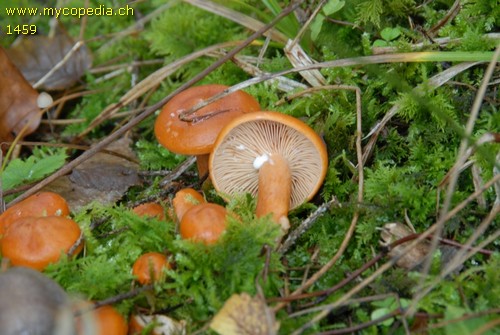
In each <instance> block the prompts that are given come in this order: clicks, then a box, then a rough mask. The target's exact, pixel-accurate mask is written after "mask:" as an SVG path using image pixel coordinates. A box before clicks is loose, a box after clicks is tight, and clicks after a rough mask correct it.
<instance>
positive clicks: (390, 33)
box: [380, 28, 401, 42]
mask: <svg viewBox="0 0 500 335" xmlns="http://www.w3.org/2000/svg"><path fill="white" fill-rule="evenodd" d="M400 35H401V30H399V28H384V29H383V30H382V31H381V32H380V36H382V38H383V39H384V40H385V41H387V42H389V41H392V40H395V39H396V38H398V37H399V36H400Z"/></svg>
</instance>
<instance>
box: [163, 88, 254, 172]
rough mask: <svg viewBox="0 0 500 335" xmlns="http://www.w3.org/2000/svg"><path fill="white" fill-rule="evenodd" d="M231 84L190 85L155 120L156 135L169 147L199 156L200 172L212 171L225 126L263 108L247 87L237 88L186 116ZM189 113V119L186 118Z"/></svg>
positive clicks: (184, 153) (175, 151) (176, 151)
mask: <svg viewBox="0 0 500 335" xmlns="http://www.w3.org/2000/svg"><path fill="white" fill-rule="evenodd" d="M227 88H228V86H224V85H217V84H210V85H201V86H195V87H190V88H188V89H186V90H184V91H182V92H181V93H179V94H177V95H176V96H174V97H173V98H172V99H171V100H170V101H169V102H167V103H166V104H165V106H163V108H162V110H161V112H160V114H159V115H158V118H157V119H156V121H155V127H154V131H155V135H156V138H157V139H158V142H160V144H161V145H163V146H164V147H165V148H167V149H168V150H170V151H171V152H174V153H177V154H181V155H195V156H196V157H197V165H198V174H199V176H200V177H205V176H206V174H207V173H208V156H209V154H210V151H211V150H212V146H213V144H214V142H215V139H216V138H217V135H218V134H219V131H220V130H221V129H222V127H223V126H224V125H225V124H227V123H228V122H229V121H231V120H232V119H234V118H235V117H237V116H239V115H242V114H244V113H248V112H255V111H258V110H260V105H259V103H258V101H257V100H255V99H254V98H253V97H252V96H251V95H249V94H248V93H245V92H243V91H236V92H233V93H231V94H229V95H227V96H225V97H223V98H221V99H219V100H217V101H214V102H212V103H210V104H209V105H207V106H204V107H203V108H201V109H199V110H198V111H196V112H195V113H194V114H192V115H189V116H185V115H183V113H184V112H186V111H187V110H189V109H190V108H192V107H194V106H195V105H197V104H198V103H200V102H202V101H203V100H206V99H208V98H211V97H213V96H215V95H217V94H219V93H222V92H223V91H224V90H225V89H227ZM183 117H185V118H187V119H188V120H185V119H184V120H183V119H182V118H183Z"/></svg>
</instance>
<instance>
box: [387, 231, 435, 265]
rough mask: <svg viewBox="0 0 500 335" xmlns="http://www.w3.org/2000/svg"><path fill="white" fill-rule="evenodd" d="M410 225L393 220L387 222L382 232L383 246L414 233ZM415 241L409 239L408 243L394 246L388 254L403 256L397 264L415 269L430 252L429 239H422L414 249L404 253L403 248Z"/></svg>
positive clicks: (390, 255)
mask: <svg viewBox="0 0 500 335" xmlns="http://www.w3.org/2000/svg"><path fill="white" fill-rule="evenodd" d="M414 233H415V232H414V231H412V230H411V229H410V228H409V227H408V226H406V225H404V224H402V223H399V222H391V223H386V224H385V225H384V226H383V227H382V228H381V233H380V244H381V245H383V246H388V245H389V244H391V243H393V242H395V241H397V240H400V239H402V238H403V237H406V236H409V235H411V234H414ZM411 242H413V241H408V242H406V243H402V244H400V245H398V246H396V247H394V248H392V249H391V250H390V251H389V253H388V256H389V257H398V256H401V255H402V256H401V258H400V259H399V260H398V261H397V262H396V265H397V266H399V267H402V268H405V269H413V268H415V267H417V266H418V265H420V264H421V263H422V262H423V261H424V259H425V256H427V254H428V253H429V248H430V247H429V244H428V243H427V241H422V242H420V243H419V244H417V245H416V246H415V247H414V248H413V249H411V250H409V251H408V252H407V253H406V254H404V255H403V254H402V252H403V250H404V249H405V248H406V247H407V246H408V245H409V244H410V243H411Z"/></svg>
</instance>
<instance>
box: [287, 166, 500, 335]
mask: <svg viewBox="0 0 500 335" xmlns="http://www.w3.org/2000/svg"><path fill="white" fill-rule="evenodd" d="M498 180H500V175H496V176H495V177H494V178H492V179H491V180H490V181H488V182H487V183H486V184H485V185H484V186H483V188H482V189H481V190H477V191H476V192H474V193H473V194H471V195H470V196H469V197H467V199H465V200H464V201H462V202H461V203H460V204H458V205H457V206H456V207H455V208H454V209H453V210H451V211H450V212H448V213H447V216H446V218H445V219H446V220H449V219H450V218H451V217H453V216H454V215H455V214H456V213H458V211H460V210H461V209H463V208H464V207H465V206H467V204H468V203H470V202H471V201H472V200H474V199H475V198H476V197H477V196H479V195H480V194H482V193H483V192H484V191H486V190H487V189H488V188H489V187H491V186H492V185H493V184H494V183H495V182H497V181H498ZM435 230H436V224H433V225H432V226H431V227H429V229H427V230H426V231H425V232H424V233H422V234H421V235H420V237H419V238H417V239H416V240H414V241H413V242H412V243H409V244H408V246H407V247H406V248H404V249H403V250H402V251H401V254H400V255H399V256H398V257H393V258H391V259H390V260H389V261H388V262H386V263H384V264H382V265H381V266H380V267H379V268H378V269H377V270H376V271H375V272H374V273H373V274H372V275H370V276H369V277H367V278H365V279H364V280H363V281H362V282H361V283H359V284H358V285H356V286H355V287H353V288H352V289H351V290H350V291H348V292H347V293H346V294H344V295H343V296H342V297H340V298H339V299H338V300H337V301H335V302H334V303H333V304H331V305H330V307H329V308H326V309H325V310H324V311H323V312H321V313H319V314H318V315H316V316H315V317H314V318H313V319H312V320H310V321H309V322H307V323H306V324H304V325H303V326H302V327H301V328H299V329H298V330H297V331H295V332H294V333H293V334H294V335H297V334H301V333H302V331H304V330H305V329H307V328H309V327H311V326H312V325H313V324H314V323H316V322H318V321H320V320H321V319H323V318H324V317H326V316H327V315H328V314H329V313H330V311H332V310H333V309H335V308H337V307H339V306H341V305H342V304H343V303H345V302H346V301H347V300H349V299H350V298H351V297H352V296H353V295H355V294H356V293H358V292H359V291H361V290H362V289H363V288H365V287H366V286H367V285H369V284H370V283H371V282H373V281H374V280H375V279H376V278H378V276H380V275H381V274H382V273H384V272H385V271H387V270H388V269H390V268H391V267H392V266H393V265H394V264H396V262H397V261H398V260H399V258H401V257H402V256H403V255H404V254H406V253H407V252H408V251H409V250H411V249H412V248H414V247H415V246H416V245H417V244H419V243H420V242H422V241H423V240H424V239H426V238H428V237H429V236H430V235H431V234H432V233H434V231H435ZM478 248H483V246H482V245H480V246H478Z"/></svg>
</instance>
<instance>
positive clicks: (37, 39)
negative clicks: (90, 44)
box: [6, 29, 92, 90]
mask: <svg viewBox="0 0 500 335" xmlns="http://www.w3.org/2000/svg"><path fill="white" fill-rule="evenodd" d="M6 51H7V54H8V55H9V57H10V59H12V61H13V62H14V63H15V64H16V66H17V67H18V68H19V69H20V71H21V72H22V74H23V75H24V77H25V78H26V80H28V81H29V82H30V83H31V84H33V85H35V84H36V83H38V84H36V87H37V88H45V89H47V90H60V89H64V88H67V87H69V86H72V85H73V84H75V83H76V82H77V81H78V80H79V79H80V77H81V76H82V75H83V74H84V73H85V71H86V70H87V69H89V68H90V66H91V64H92V59H91V55H90V51H89V50H88V49H87V47H85V45H83V44H81V43H78V44H77V43H75V41H74V40H73V39H72V38H71V37H70V36H68V35H67V34H66V32H64V31H63V30H62V29H56V33H55V34H54V36H50V37H49V36H43V35H35V36H21V37H19V38H18V39H17V40H16V41H15V42H14V43H13V44H12V46H11V48H10V49H8V50H6ZM54 69H56V70H55V71H54ZM50 71H53V73H52V74H51V75H50V76H48V77H46V78H45V79H44V81H43V83H39V81H40V79H42V78H43V77H44V76H45V75H47V74H48V73H49V72H50Z"/></svg>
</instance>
